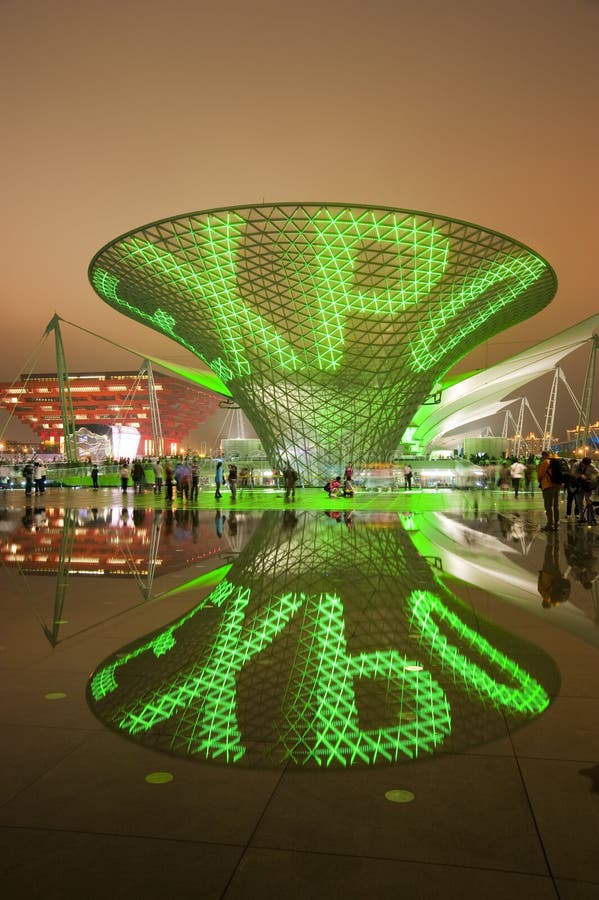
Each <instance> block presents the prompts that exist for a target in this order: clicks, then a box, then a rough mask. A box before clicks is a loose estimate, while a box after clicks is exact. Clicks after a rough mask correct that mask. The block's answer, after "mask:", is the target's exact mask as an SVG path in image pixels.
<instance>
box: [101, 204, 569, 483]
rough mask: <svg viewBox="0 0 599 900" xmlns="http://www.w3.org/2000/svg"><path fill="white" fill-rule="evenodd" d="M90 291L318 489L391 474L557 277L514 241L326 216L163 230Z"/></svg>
mask: <svg viewBox="0 0 599 900" xmlns="http://www.w3.org/2000/svg"><path fill="white" fill-rule="evenodd" d="M89 276H90V280H91V283H92V285H93V287H94V289H95V290H96V291H97V293H98V294H99V295H100V296H101V297H102V299H104V300H105V301H106V302H107V303H109V304H111V305H112V306H113V307H114V308H115V309H117V310H119V311H120V312H122V313H124V314H125V315H127V316H130V317H131V318H134V319H136V320H137V321H140V322H143V323H144V324H146V325H149V326H150V327H151V328H154V329H156V330H158V331H160V332H162V333H163V334H166V335H168V336H170V337H172V338H173V339H174V340H175V341H177V342H178V343H180V344H182V345H183V346H184V347H186V348H187V349H188V350H190V351H191V352H192V353H194V354H195V355H196V356H198V357H199V358H200V359H202V360H203V361H204V362H205V363H207V364H208V365H209V366H210V368H211V369H212V371H213V372H214V373H215V374H216V375H217V376H218V378H220V379H221V382H222V392H223V394H225V395H230V396H232V397H233V398H234V400H235V401H236V402H237V403H238V404H239V406H240V407H241V408H242V409H243V411H244V412H245V413H246V415H247V416H248V418H249V419H250V421H251V422H252V424H253V426H254V428H255V429H256V433H257V434H258V436H259V437H260V439H261V441H262V444H263V446H264V447H265V449H266V451H267V453H268V454H269V456H270V458H271V461H272V462H274V463H278V462H286V461H290V462H291V463H292V464H294V465H295V466H296V467H297V468H298V469H299V470H300V471H301V472H302V474H303V475H304V477H305V479H306V480H307V481H308V482H309V483H310V482H312V483H315V482H318V481H319V480H321V479H322V477H323V475H326V474H329V473H330V472H331V470H332V469H335V468H337V467H338V466H339V464H340V463H342V462H344V461H347V460H349V459H352V460H354V461H355V462H356V463H359V464H367V463H369V462H375V461H377V460H387V459H390V458H391V457H392V456H393V455H394V453H395V451H396V448H397V447H398V445H399V443H400V441H401V438H402V435H403V433H404V431H405V429H406V427H407V426H408V425H409V424H410V421H411V418H412V416H413V414H414V412H415V411H416V409H417V408H418V407H419V406H420V405H421V404H422V403H423V402H425V401H426V398H427V396H428V395H429V394H430V392H431V389H432V388H433V386H434V385H435V384H436V383H437V382H438V380H439V379H440V378H441V377H442V376H443V375H444V373H445V372H447V370H448V369H450V368H451V367H452V366H453V365H454V364H455V363H456V362H457V361H458V360H459V359H461V358H462V357H463V356H464V355H466V354H467V353H468V352H469V351H470V350H472V349H473V348H474V347H476V346H477V345H478V344H480V343H481V342H483V341H485V340H487V339H488V338H490V337H491V336H493V335H494V334H497V333H498V332H500V331H502V330H503V329H505V328H507V327H509V326H512V325H514V324H516V323H517V322H520V321H522V320H523V319H526V318H529V317H530V316H532V315H534V314H535V313H537V312H538V311H539V310H540V309H542V308H543V307H544V306H545V305H546V304H547V303H549V301H550V300H551V298H552V297H553V295H554V293H555V290H556V278H555V274H554V272H553V270H552V269H551V267H550V266H549V265H548V264H547V262H545V260H543V259H542V258H541V257H540V256H539V255H538V254H536V253H534V252H533V251H532V250H530V249H529V248H527V247H525V246H523V245H522V244H520V243H518V242H517V241H514V240H512V239H510V238H508V237H506V236H504V235H501V234H497V233H495V232H492V231H489V230H486V229H483V228H480V227H478V226H475V225H471V224H468V223H466V222H460V221H457V220H453V219H448V218H445V217H442V216H435V215H430V214H425V213H420V212H414V211H410V210H401V209H381V208H373V207H365V206H345V205H327V204H319V203H310V204H291V203H289V204H284V205H275V206H273V205H262V206H252V207H235V208H231V209H216V210H208V211H204V212H198V213H190V214H187V215H183V216H176V217H173V218H169V219H165V220H162V221H160V222H156V223H153V224H151V225H147V226H144V227H142V228H140V229H137V230H135V231H131V232H129V233H128V234H125V235H123V236H122V237H119V238H117V239H116V240H114V241H112V242H111V243H109V244H108V245H107V246H106V247H104V248H103V249H102V250H100V251H99V252H98V253H97V254H96V256H95V257H94V259H93V260H92V262H91V265H90V269H89Z"/></svg>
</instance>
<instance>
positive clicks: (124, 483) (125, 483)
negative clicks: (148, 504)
mask: <svg viewBox="0 0 599 900" xmlns="http://www.w3.org/2000/svg"><path fill="white" fill-rule="evenodd" d="M129 474H130V472H129V466H128V465H127V463H126V462H124V463H123V465H122V466H121V471H120V476H121V490H122V492H123V494H126V493H127V488H128V487H129Z"/></svg>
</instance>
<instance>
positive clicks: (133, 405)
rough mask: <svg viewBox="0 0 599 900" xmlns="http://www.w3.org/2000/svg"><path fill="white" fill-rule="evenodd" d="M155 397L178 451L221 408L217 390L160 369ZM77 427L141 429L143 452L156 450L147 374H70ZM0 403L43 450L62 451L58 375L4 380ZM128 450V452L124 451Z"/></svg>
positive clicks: (171, 449) (169, 445)
mask: <svg viewBox="0 0 599 900" xmlns="http://www.w3.org/2000/svg"><path fill="white" fill-rule="evenodd" d="M154 383H155V391H156V398H157V402H158V407H159V409H160V420H161V423H162V429H163V435H164V448H165V451H166V452H167V453H177V452H178V450H179V448H180V447H181V446H182V444H183V442H184V440H185V438H186V437H187V435H188V434H189V432H190V431H192V430H193V429H194V428H195V427H196V426H197V425H200V424H202V423H203V422H205V421H206V419H207V418H208V417H209V416H211V415H212V414H213V413H214V412H216V411H217V409H218V404H219V400H220V399H221V398H219V396H218V395H216V394H214V393H212V392H211V391H207V390H203V389H202V388H198V387H196V386H195V385H193V384H191V383H189V382H185V381H181V380H180V379H178V378H173V376H172V375H164V374H158V373H155V375H154ZM69 391H70V393H71V396H72V399H73V411H74V418H75V425H76V427H77V429H83V428H89V426H94V427H98V426H100V427H101V426H104V427H105V429H106V430H108V429H110V428H111V427H114V426H120V427H121V428H128V429H135V430H136V431H137V432H138V433H139V437H140V440H139V449H138V453H139V455H144V456H149V455H152V454H155V453H156V448H155V447H154V435H153V434H152V423H151V410H150V398H149V395H148V385H147V376H146V375H144V374H140V373H139V372H111V373H106V374H98V373H94V374H92V373H85V374H76V375H70V376H69ZM0 403H1V405H2V406H3V407H4V408H5V409H6V410H8V411H9V412H11V413H12V414H13V415H15V416H16V417H17V418H18V419H19V420H20V421H21V422H23V423H24V424H26V425H28V426H29V427H30V428H31V429H32V430H33V431H34V432H35V433H36V434H37V435H38V437H39V438H40V440H41V442H42V451H45V452H50V453H52V452H54V451H56V452H59V450H60V447H61V442H62V434H63V421H62V416H61V403H60V383H59V379H58V378H57V377H56V374H53V375H52V374H45V375H43V374H40V375H37V374H35V375H30V376H29V377H28V378H26V379H25V378H23V379H22V380H21V381H17V382H15V383H13V384H11V385H9V384H2V385H0ZM124 455H128V454H124Z"/></svg>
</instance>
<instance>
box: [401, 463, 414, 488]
mask: <svg viewBox="0 0 599 900" xmlns="http://www.w3.org/2000/svg"><path fill="white" fill-rule="evenodd" d="M413 476H414V472H413V471H412V466H411V465H410V464H409V463H406V465H405V466H404V467H403V488H404V491H411V490H412V478H413Z"/></svg>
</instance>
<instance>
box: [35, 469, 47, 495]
mask: <svg viewBox="0 0 599 900" xmlns="http://www.w3.org/2000/svg"><path fill="white" fill-rule="evenodd" d="M34 478H35V493H36V494H45V493H46V466H45V465H44V463H43V462H36V464H35V471H34Z"/></svg>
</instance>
